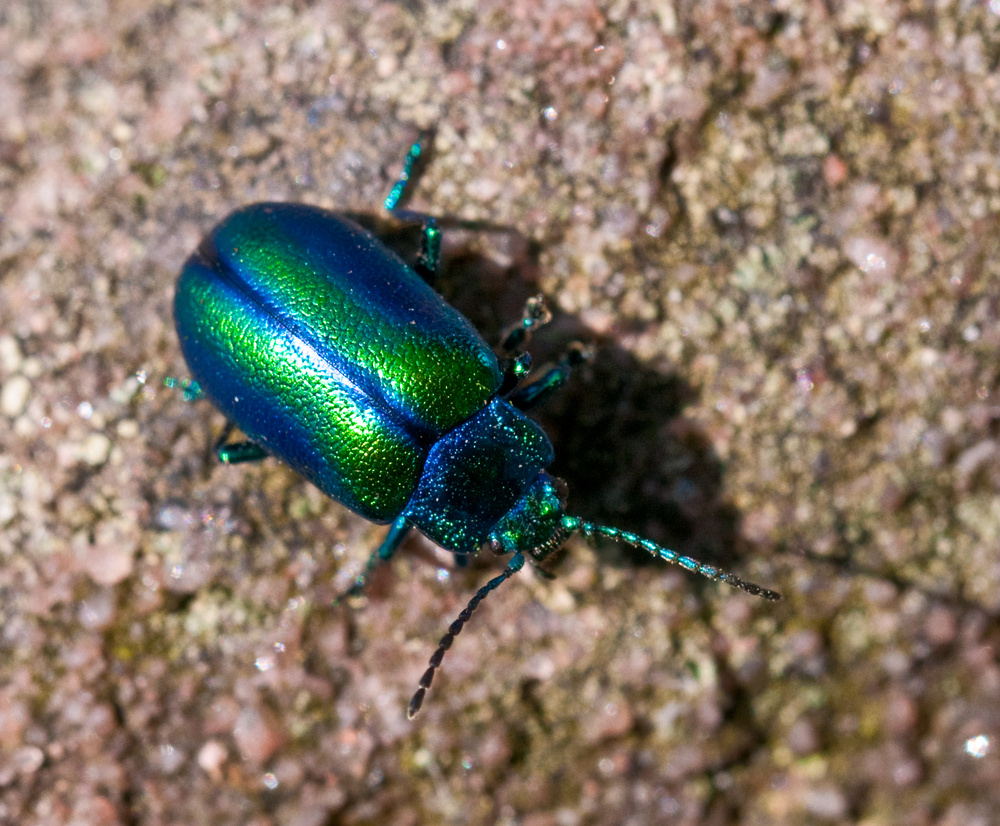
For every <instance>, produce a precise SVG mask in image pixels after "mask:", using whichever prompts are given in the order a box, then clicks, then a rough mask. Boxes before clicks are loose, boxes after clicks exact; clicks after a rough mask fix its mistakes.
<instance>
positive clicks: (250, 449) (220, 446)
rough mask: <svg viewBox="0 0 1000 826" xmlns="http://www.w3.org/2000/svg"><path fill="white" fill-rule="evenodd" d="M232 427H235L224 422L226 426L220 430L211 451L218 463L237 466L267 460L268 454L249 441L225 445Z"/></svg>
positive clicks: (230, 423)
mask: <svg viewBox="0 0 1000 826" xmlns="http://www.w3.org/2000/svg"><path fill="white" fill-rule="evenodd" d="M234 427H235V425H234V424H233V423H232V422H226V426H225V427H224V428H222V433H220V434H219V438H218V439H216V440H215V447H214V448H213V450H214V451H215V455H216V456H217V457H218V458H219V461H220V462H222V463H224V464H227V465H238V464H240V463H242V462H258V461H260V460H261V459H265V458H267V456H268V455H269V454H268V452H267V451H266V450H264V448H262V447H261V446H260V445H257V444H254V443H253V442H251V441H243V442H230V443H229V444H227V442H228V441H229V437H230V436H231V435H232V433H233V428H234Z"/></svg>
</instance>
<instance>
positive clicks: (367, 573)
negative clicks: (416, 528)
mask: <svg viewBox="0 0 1000 826" xmlns="http://www.w3.org/2000/svg"><path fill="white" fill-rule="evenodd" d="M409 532H410V523H409V522H407V521H406V517H404V516H400V517H399V518H398V519H397V520H396V521H395V522H393V523H392V526H391V527H390V528H389V533H387V534H386V535H385V539H383V540H382V544H381V545H379V546H378V549H377V550H375V551H373V552H372V555H371V556H370V557H368V562H367V563H366V564H365V569H364V570H363V571H362V572H361V573H360V574H358V575H357V577H355V579H354V584H353V585H351V587H350V588H348V589H347V590H346V591H344V593H342V594H341V595H340V596H338V597H337V598H336V599H335V600H334V601H333V604H334V605H339V604H340V603H341V602H343V601H344V600H345V599H348V598H349V597H353V596H357V595H358V594H360V593H361V591H362V590H364V587H365V585H367V584H368V580H369V578H370V577H371V575H372V572H373V571H374V570H375V569H376V568H377V567H378V566H379V565H380V564H381V563H382V562H386V561H387V560H389V559H392V556H393V554H395V553H396V551H397V550H399V546H400V545H402V544H403V540H404V539H406V535H407V534H408V533H409Z"/></svg>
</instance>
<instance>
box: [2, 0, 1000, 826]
mask: <svg viewBox="0 0 1000 826" xmlns="http://www.w3.org/2000/svg"><path fill="white" fill-rule="evenodd" d="M998 62H1000V3H998V2H996V0H990V2H947V1H946V0H942V2H937V3H926V2H917V1H916V0H910V1H909V2H904V1H903V0H887V2H883V3H878V4H870V3H859V2H844V3H829V2H820V0H801V2H799V0H776V2H772V3H738V2H711V1H709V2H703V1H701V0H699V1H698V2H695V1H694V0H691V1H688V0H685V1H684V2H674V3H671V2H659V3H643V2H635V1H634V0H633V2H617V1H616V0H611V2H606V3H600V4H598V3H591V2H586V0H578V2H556V1H554V0H533V1H532V2H524V0H511V2H503V3H497V2H478V3H477V2H468V0H455V1H454V2H452V1H451V0H443V1H442V2H417V1H414V2H400V3H366V2H360V0H359V2H332V1H330V2H326V1H324V0H315V2H308V1H307V0H298V1H297V2H289V3H285V4H277V3H265V2H257V1H255V0H243V2H240V3H236V2H231V0H216V1H215V2H185V3H181V2H167V1H166V0H164V2H154V0H142V1H140V0H93V2H88V1H86V0H75V2H68V1H67V0H63V2H59V3H56V2H54V0H53V1H52V2H48V0H33V2H31V3H18V2H14V1H13V0H5V2H0V422H2V426H0V626H2V631H0V823H2V824H19V826H33V825H34V824H47V825H48V824H74V825H75V824H127V825H128V826H139V825H140V824H141V825H142V826H146V825H147V824H150V825H152V824H178V825H179V824H213V826H223V824H248V826H272V825H273V826H277V825H278V824H282V825H284V824H290V826H325V825H326V824H340V823H345V824H369V823H379V824H385V823H392V824H402V825H403V826H407V825H409V824H413V825H414V826H416V824H506V825H509V826H512V825H513V824H518V825H519V826H584V824H627V825H628V826H636V824H648V823H671V824H719V825H720V826H721V824H826V823H829V824H841V823H845V824H846V823H861V824H869V825H871V826H874V824H893V823H905V824H917V825H918V826H919V824H956V825H957V824H962V826H974V825H976V824H984V825H985V824H990V823H997V822H998V820H997V818H998V815H997V811H998V806H1000V791H998V790H1000V751H998V745H1000V744H998V737H1000V703H998V700H1000V664H998V660H997V646H998V644H1000V624H998V616H1000V587H998V586H1000V461H998V460H1000V442H998V439H1000V403H998V392H1000V367H998V358H997V354H998V350H1000V329H998V326H997V317H998V313H1000V279H998V275H1000V263H998V262H1000V218H998V210H1000V163H998V148H1000V116H998V113H1000V70H998ZM427 130H433V137H432V139H431V141H430V143H431V146H432V151H431V157H430V159H429V162H428V164H427V165H426V168H425V171H424V174H423V175H422V177H421V178H420V180H419V183H418V186H417V187H416V188H415V190H414V193H413V199H412V201H411V204H412V206H413V207H415V208H419V209H423V210H426V211H428V212H430V213H432V214H435V215H439V216H443V217H445V218H448V219H451V224H452V227H451V228H448V229H447V230H446V233H445V261H444V271H443V273H442V277H441V280H440V284H439V288H440V290H441V292H442V293H443V294H444V295H445V296H446V297H447V298H448V300H449V301H451V302H453V303H454V304H455V305H456V306H458V307H459V308H460V309H461V310H462V311H463V312H464V313H465V314H466V315H468V316H469V317H470V318H471V319H472V320H473V321H474V323H475V324H476V325H477V326H478V327H479V329H480V330H482V332H483V334H484V335H485V336H486V337H487V338H488V340H490V341H498V340H499V336H500V334H501V331H502V330H503V328H504V327H505V326H506V325H507V324H509V323H511V322H513V321H516V320H517V319H518V317H519V314H520V310H521V307H522V305H523V303H524V300H525V299H526V298H527V297H528V296H530V295H533V294H535V293H542V294H544V295H545V296H546V297H547V299H548V302H549V304H550V306H551V307H552V309H553V311H554V315H555V318H554V320H553V323H552V324H551V325H550V326H549V327H548V328H546V329H545V330H544V331H542V333H540V334H539V336H538V337H537V338H536V339H535V340H534V341H533V343H532V350H533V353H534V354H535V363H536V364H541V363H542V362H544V361H545V360H546V359H547V358H551V357H554V356H556V355H557V354H558V353H559V352H560V351H561V349H562V348H563V347H564V346H565V345H566V344H567V343H568V342H571V341H583V342H585V343H586V344H588V345H589V346H591V347H592V348H593V353H594V356H593V358H592V360H591V361H590V362H588V364H586V365H585V366H584V367H582V368H581V369H579V370H578V371H577V372H576V374H575V376H574V379H573V381H572V382H571V386H570V387H568V388H566V390H565V392H563V393H561V394H560V395H559V397H558V398H556V399H554V400H553V401H552V403H551V404H550V405H548V406H547V407H546V408H545V409H544V410H542V411H539V419H540V420H541V421H542V423H543V425H544V427H545V428H546V430H547V432H548V433H549V435H550V436H551V438H552V440H553V443H554V444H555V447H556V452H557V457H558V458H557V460H556V465H555V466H554V472H555V473H557V474H558V475H560V476H561V477H562V478H564V479H565V480H566V482H567V483H568V486H569V491H570V494H569V503H570V504H569V510H570V512H571V513H574V514H578V515H580V516H582V517H584V518H587V519H591V520H593V521H601V522H607V523H610V524H614V525H616V526H618V527H621V528H625V529H629V530H633V531H636V532H638V533H641V534H643V535H645V536H648V537H650V538H651V539H654V540H656V541H658V542H661V543H664V544H666V545H669V546H670V547H673V548H675V549H677V550H678V551H680V552H683V553H688V554H692V555H696V556H698V557H699V558H701V559H704V560H705V561H706V562H710V563H712V564H717V565H720V566H722V567H725V568H727V569H729V570H733V571H734V572H736V573H737V574H738V575H740V576H741V577H744V578H747V579H751V580H754V581H756V582H759V583H761V584H763V585H766V586H768V587H773V588H775V589H777V590H779V591H781V592H782V594H783V595H784V600H783V601H782V602H780V603H776V604H772V603H765V602H764V601H762V600H756V599H754V598H752V597H749V596H747V595H746V594H744V593H740V592H736V591H733V590H732V589H730V588H727V587H726V586H723V585H719V584H715V583H710V582H707V581H704V580H701V579H698V578H695V577H692V576H689V575H687V574H684V573H683V572H681V571H679V570H677V569H675V568H671V567H669V566H667V565H665V564H662V563H658V562H656V561H654V560H649V559H645V558H641V557H640V556H638V555H636V554H634V553H633V552H631V551H629V550H628V549H626V548H621V547H615V546H614V545H612V544H609V543H606V542H600V543H596V545H594V546H591V545H588V543H586V542H584V541H582V540H580V539H574V540H573V541H571V542H570V543H569V545H568V549H567V551H568V552H567V556H566V559H565V561H564V563H563V564H562V566H561V567H560V569H559V571H558V573H559V577H558V578H557V579H555V580H554V581H552V582H547V581H544V580H542V579H539V578H538V577H537V576H535V575H534V574H532V573H531V572H527V571H526V572H524V573H522V574H520V575H518V576H517V577H516V578H515V579H514V581H512V582H510V583H508V584H507V585H505V586H504V587H503V588H502V589H500V590H499V591H498V592H497V593H495V594H494V595H493V596H492V597H491V598H490V599H489V600H487V601H486V602H485V603H484V605H483V606H482V608H481V610H480V611H479V612H478V613H477V615H476V616H475V618H474V619H473V620H472V622H471V623H470V624H469V626H468V627H467V629H466V631H465V632H464V633H463V635H462V636H461V637H460V638H459V639H458V641H457V643H456V645H455V646H454V648H453V650H452V651H451V652H450V654H449V656H448V657H447V658H446V660H445V663H444V668H443V670H442V671H441V672H440V674H439V677H438V679H437V681H436V683H435V687H434V690H433V691H432V692H431V694H430V695H429V697H428V701H427V703H426V705H425V707H424V711H423V713H422V714H421V716H420V717H419V718H418V719H417V720H416V721H414V722H412V723H411V722H408V721H407V720H406V716H405V709H406V703H407V701H408V699H409V697H410V695H411V693H412V692H413V690H414V688H415V685H416V681H417V679H418V678H419V676H420V674H421V673H422V671H423V669H424V668H425V665H426V661H427V657H428V656H429V654H430V652H431V650H432V649H433V646H434V644H435V643H436V642H437V639H438V638H439V637H440V635H441V634H442V633H443V632H444V630H445V628H446V627H447V625H448V623H450V622H451V621H452V619H454V617H455V616H456V615H457V614H458V613H459V611H460V610H461V609H462V607H463V606H464V605H465V603H466V601H467V600H468V598H469V597H470V596H471V595H472V593H473V592H474V590H475V589H476V588H477V587H479V586H480V585H481V584H482V583H484V582H485V581H486V580H487V579H488V578H490V577H491V576H493V575H495V574H496V573H498V572H499V570H500V568H501V566H502V564H503V563H502V561H501V560H497V559H495V558H493V557H492V555H490V554H488V553H485V554H482V555H481V556H480V557H478V558H477V559H476V560H475V561H474V562H473V564H471V565H470V566H468V567H465V568H458V567H456V566H455V564H454V562H453V560H452V559H451V558H450V556H449V555H447V554H445V553H442V552H440V551H439V550H437V549H435V548H434V547H433V546H431V545H430V544H429V543H428V542H426V541H424V540H422V539H421V538H419V537H416V538H413V539H412V540H410V541H409V542H408V543H407V544H406V546H405V547H404V549H403V552H402V553H400V554H399V555H398V556H397V557H396V558H395V559H394V560H393V561H392V563H391V564H390V565H388V566H386V567H385V570H383V571H381V572H380V573H379V575H378V576H377V577H376V578H375V580H374V581H373V582H372V584H371V587H370V589H369V590H368V592H367V596H366V599H364V600H361V601H359V602H358V603H357V604H354V605H352V606H340V607H337V608H333V607H331V602H332V600H333V597H334V596H335V595H336V594H337V593H339V592H340V591H341V590H342V589H343V588H344V587H346V586H347V585H348V584H349V583H350V582H351V579H352V577H353V576H355V575H356V574H357V572H358V571H359V570H360V569H361V567H362V565H363V564H364V561H365V559H366V558H367V555H368V553H369V552H370V551H371V550H372V549H373V548H374V547H376V546H377V545H378V543H379V542H380V540H381V537H382V535H383V533H384V528H380V527H378V526H374V525H371V524H369V523H367V522H365V521H363V520H361V519H359V518H356V517H354V516H353V515H352V514H350V513H349V512H348V511H346V510H345V509H344V508H342V507H341V506H339V505H337V504H336V503H334V502H331V501H329V500H327V499H326V498H324V497H323V496H322V495H321V494H319V492H318V491H317V490H315V489H314V488H312V487H311V486H309V485H308V484H306V483H305V482H303V481H302V480H301V479H299V478H298V477H296V476H295V475H294V474H293V473H291V472H290V471H288V470H287V469H286V468H284V467H282V466H281V465H279V464H278V463H277V462H275V461H273V460H270V461H265V462H263V463H260V464H258V465H253V466H239V467H223V466H219V465H218V464H217V463H216V462H215V461H214V459H213V456H212V450H211V447H212V443H213V441H214V439H215V437H216V435H217V434H218V433H219V431H220V429H221V426H222V424H223V422H222V419H221V417H220V416H219V414H218V413H216V412H215V411H214V410H213V409H212V408H211V406H210V405H209V404H207V403H206V402H189V401H186V400H185V399H184V395H183V393H182V392H181V391H180V390H178V389H170V388H168V387H165V386H164V381H165V379H168V378H178V379H183V378H185V376H186V372H185V366H184V363H183V359H182V357H181V354H180V350H179V347H178V344H177V341H176V337H175V334H174V330H173V322H172V317H171V302H172V295H173V285H174V281H175V279H176V276H177V273H178V271H179V269H180V267H181V265H182V263H183V261H184V259H185V257H186V256H187V255H188V254H189V253H190V252H191V251H192V249H193V248H194V247H195V246H196V245H197V243H198V240H199V239H200V237H201V236H202V235H203V234H204V233H205V232H206V231H207V230H208V229H210V228H211V226H212V225H213V224H214V223H215V222H216V221H218V220H219V219H220V218H222V217H223V216H224V215H225V214H226V213H227V212H228V211H230V210H231V209H233V208H235V207H237V206H239V205H242V204H245V203H249V202H252V201H258V200H265V199H275V200H294V201H305V202H309V203H313V204H319V205H322V206H325V207H329V208H334V209H338V210H343V211H347V212H351V213H353V214H357V215H360V216H363V217H364V216H367V217H365V220H366V221H367V222H368V223H369V224H370V225H372V226H377V227H378V228H380V229H384V230H386V231H388V232H390V236H389V238H390V241H391V243H393V244H395V245H396V246H397V248H399V249H401V250H403V251H404V252H406V250H407V249H408V248H412V241H413V236H412V233H409V234H407V233H405V232H402V233H401V232H395V231H394V230H396V229H398V228H396V227H393V226H392V225H391V223H386V222H385V221H384V220H383V219H384V218H385V215H384V213H382V212H381V203H382V199H383V198H384V197H385V195H386V194H387V192H388V190H389V188H390V186H391V185H392V183H393V182H394V181H395V179H396V177H397V176H398V174H399V172H400V169H401V165H402V159H403V157H404V155H405V153H406V151H407V149H408V148H409V145H410V143H411V142H412V141H413V140H414V139H415V138H416V137H417V136H419V135H420V134H422V133H426V132H427ZM469 222H478V223H479V224H481V225H482V226H483V227H484V228H485V231H482V232H474V231H471V230H469V229H468V228H464V227H466V226H467V225H468V223H469ZM446 226H447V225H446Z"/></svg>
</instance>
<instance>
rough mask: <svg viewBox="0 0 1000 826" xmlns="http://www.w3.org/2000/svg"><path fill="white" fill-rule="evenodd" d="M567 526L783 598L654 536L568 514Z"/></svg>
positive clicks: (760, 593) (765, 595)
mask: <svg viewBox="0 0 1000 826" xmlns="http://www.w3.org/2000/svg"><path fill="white" fill-rule="evenodd" d="M563 525H564V526H565V527H566V528H568V529H570V530H573V531H579V532H580V533H582V534H583V535H584V536H588V537H590V536H604V537H607V538H608V539H614V540H616V541H618V542H622V543H624V544H626V545H631V546H632V547H633V548H638V549H640V550H643V551H646V553H649V554H652V555H653V556H656V557H659V558H660V559H662V560H664V561H665V562H672V563H674V564H675V565H680V566H681V567H682V568H683V569H684V570H685V571H692V572H693V573H696V574H701V575H702V576H703V577H707V578H708V579H714V580H718V581H719V582H725V583H726V584H727V585H732V586H733V587H734V588H739V589H740V590H742V591H746V592H747V593H748V594H753V595H754V596H755V597H762V598H763V599H770V600H776V599H781V594H779V593H778V592H777V591H771V590H769V589H768V588H762V587H761V586H760V585H756V584H754V583H753V582H747V581H746V580H745V579H740V578H739V577H738V576H736V575H735V574H731V573H728V572H727V571H720V570H719V569H718V568H715V567H713V566H712V565H705V564H704V563H703V562H699V561H698V560H697V559H692V558H691V557H689V556H681V555H680V554H679V553H677V552H676V551H671V550H670V549H668V548H664V547H663V546H662V545H657V544H656V543H655V542H653V541H652V540H650V539H643V538H642V537H641V536H638V535H637V534H634V533H629V532H628V531H623V530H620V529H618V528H612V527H609V526H607V525H595V524H593V523H592V522H585V521H584V520H582V519H579V518H577V517H575V516H567V517H564V519H563Z"/></svg>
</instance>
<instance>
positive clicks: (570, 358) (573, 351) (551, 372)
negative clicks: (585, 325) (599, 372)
mask: <svg viewBox="0 0 1000 826" xmlns="http://www.w3.org/2000/svg"><path fill="white" fill-rule="evenodd" d="M588 358H590V351H589V350H588V349H587V348H586V347H585V346H584V345H583V344H581V343H580V342H578V341H575V342H573V343H572V344H570V346H569V347H568V348H567V349H566V353H565V354H564V355H563V357H562V358H561V359H559V361H558V362H557V363H556V364H555V365H554V366H553V367H551V368H549V369H548V370H546V371H545V372H544V373H543V374H542V375H541V376H539V377H538V378H537V379H535V380H534V381H533V382H531V383H529V384H526V385H525V386H524V387H519V388H517V389H516V390H515V391H514V392H513V393H511V394H510V396H509V397H508V399H507V400H508V401H509V402H510V403H511V404H512V405H514V407H516V408H517V409H518V410H520V411H522V412H525V413H526V412H527V411H529V410H533V409H534V408H536V407H538V406H539V405H540V404H543V403H544V402H545V401H547V400H548V399H549V397H550V396H552V394H553V393H555V392H556V391H557V390H558V389H559V388H560V387H562V386H563V385H564V384H566V382H567V381H569V377H570V375H571V374H572V372H573V368H574V367H578V366H579V365H581V364H583V362H585V361H586V360H587V359H588Z"/></svg>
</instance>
